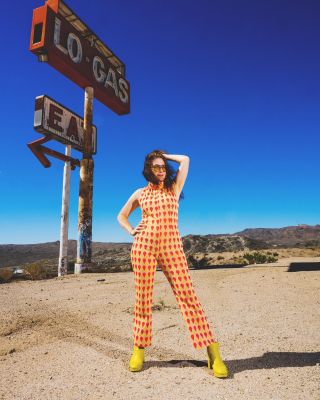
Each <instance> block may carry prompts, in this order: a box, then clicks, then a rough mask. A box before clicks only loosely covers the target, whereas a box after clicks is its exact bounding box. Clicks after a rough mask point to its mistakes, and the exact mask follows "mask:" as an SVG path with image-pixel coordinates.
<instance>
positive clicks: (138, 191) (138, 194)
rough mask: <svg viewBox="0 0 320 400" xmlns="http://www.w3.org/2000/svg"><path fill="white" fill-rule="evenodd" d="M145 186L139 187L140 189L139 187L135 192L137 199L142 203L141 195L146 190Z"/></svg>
mask: <svg viewBox="0 0 320 400" xmlns="http://www.w3.org/2000/svg"><path fill="white" fill-rule="evenodd" d="M144 189H145V188H144V187H142V188H139V189H137V190H136V191H135V192H134V197H135V199H136V200H137V201H138V203H140V197H141V194H142V192H143V191H144Z"/></svg>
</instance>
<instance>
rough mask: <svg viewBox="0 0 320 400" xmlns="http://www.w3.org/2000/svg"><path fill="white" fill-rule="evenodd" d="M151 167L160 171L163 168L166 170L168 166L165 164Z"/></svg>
mask: <svg viewBox="0 0 320 400" xmlns="http://www.w3.org/2000/svg"><path fill="white" fill-rule="evenodd" d="M151 169H152V170H153V171H156V172H160V171H161V170H163V171H165V170H166V166H165V165H153V166H152V167H151Z"/></svg>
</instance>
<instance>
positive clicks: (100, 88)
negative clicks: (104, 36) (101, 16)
mask: <svg viewBox="0 0 320 400" xmlns="http://www.w3.org/2000/svg"><path fill="white" fill-rule="evenodd" d="M30 50H31V51H32V52H33V53H34V54H36V55H38V57H39V59H41V60H45V61H47V62H48V63H49V64H50V65H51V66H52V67H53V68H55V69H57V70H58V71H60V72H61V73H62V74H63V75H65V76H67V77H68V78H69V79H71V80H72V81H73V82H75V83H76V84H77V85H79V86H80V87H82V88H83V89H85V88H86V87H93V89H94V93H95V97H96V98H97V99H98V100H99V101H101V102H102V103H103V104H105V105H107V106H108V107H109V108H111V109H112V110H113V111H115V112H116V113H118V114H119V115H122V114H127V113H129V112H130V84H129V82H128V81H127V80H126V79H125V66H124V64H123V63H122V61H121V60H120V59H119V58H118V57H117V56H115V54H114V53H113V52H112V51H111V50H110V49H109V48H108V47H107V46H106V45H105V44H104V43H103V42H102V41H101V40H100V39H99V38H98V37H97V36H96V35H95V34H94V33H93V32H92V31H91V29H90V28H89V27H88V26H87V25H86V24H85V23H84V22H83V21H82V20H81V19H80V18H79V17H78V16H77V15H76V14H75V13H74V12H73V11H72V10H71V9H70V8H69V7H68V6H67V5H66V4H65V3H64V2H63V1H62V0H51V1H47V2H46V3H45V5H43V6H41V7H39V8H36V9H35V10H34V11H33V19H32V29H31V37H30Z"/></svg>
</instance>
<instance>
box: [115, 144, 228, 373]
mask: <svg viewBox="0 0 320 400" xmlns="http://www.w3.org/2000/svg"><path fill="white" fill-rule="evenodd" d="M167 160H172V161H176V162H178V163H179V169H178V172H177V173H176V174H175V172H174V171H173V169H172V168H171V166H170V165H169V164H168V163H167ZM189 162H190V159H189V157H188V156H184V155H172V154H166V153H165V152H164V151H161V150H154V151H153V152H151V153H149V154H148V155H147V156H146V158H145V162H144V169H143V175H144V177H145V178H146V180H147V181H148V185H147V186H145V187H143V188H140V189H137V190H136V191H135V192H134V193H133V194H132V195H131V197H130V198H129V199H128V201H127V203H126V204H125V205H124V206H123V208H122V209H121V211H120V213H119V214H118V217H117V218H118V221H119V223H120V225H121V226H122V227H123V228H125V229H126V230H127V231H128V232H129V233H130V234H131V235H133V236H134V242H133V244H132V247H131V263H132V268H133V271H134V276H135V290H136V297H135V307H134V320H133V322H134V329H133V340H134V346H133V354H132V357H131V359H130V362H129V369H130V371H133V372H134V371H140V370H141V369H142V366H143V362H144V348H145V347H147V346H150V345H151V340H152V293H153V286H154V275H155V271H156V268H157V266H158V265H159V266H160V267H161V269H162V271H163V272H164V274H165V276H166V278H167V279H168V281H169V283H170V285H171V288H172V290H173V293H174V295H175V297H176V299H177V302H178V305H179V308H180V311H181V313H182V316H183V318H184V320H185V322H186V324H187V327H188V329H189V333H190V336H191V340H192V343H193V346H194V348H195V349H200V348H203V347H207V354H208V367H209V368H212V369H213V373H214V375H215V376H216V377H218V378H226V377H227V376H228V369H227V367H226V365H225V364H224V362H223V361H222V359H221V356H220V354H219V343H218V342H217V341H215V340H214V338H213V335H212V332H211V330H210V327H209V325H208V322H207V318H206V316H205V314H204V311H203V309H202V306H201V304H200V302H199V300H198V298H197V296H196V294H195V291H194V288H193V284H192V281H191V278H190V274H189V269H188V264H187V260H186V256H185V254H184V251H183V247H182V239H181V236H180V233H179V230H178V207H179V199H180V198H182V197H183V194H182V193H181V192H182V188H183V185H184V183H185V180H186V178H187V174H188V169H189ZM139 206H141V209H142V220H141V222H140V223H139V224H138V225H137V227H136V228H133V227H132V226H131V225H130V223H129V221H128V218H129V216H130V214H131V213H132V212H133V211H134V210H135V209H136V208H137V207H139Z"/></svg>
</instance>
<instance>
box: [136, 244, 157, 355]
mask: <svg viewBox="0 0 320 400" xmlns="http://www.w3.org/2000/svg"><path fill="white" fill-rule="evenodd" d="M131 263H132V269H133V272H134V283H135V305H134V318H133V324H134V328H133V342H134V345H135V346H140V347H147V346H151V342H152V296H153V287H154V275H155V272H156V268H157V264H158V263H157V260H156V258H155V256H154V254H153V252H151V251H148V250H144V251H141V252H139V251H133V250H131Z"/></svg>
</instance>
